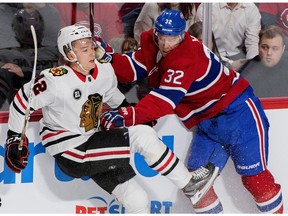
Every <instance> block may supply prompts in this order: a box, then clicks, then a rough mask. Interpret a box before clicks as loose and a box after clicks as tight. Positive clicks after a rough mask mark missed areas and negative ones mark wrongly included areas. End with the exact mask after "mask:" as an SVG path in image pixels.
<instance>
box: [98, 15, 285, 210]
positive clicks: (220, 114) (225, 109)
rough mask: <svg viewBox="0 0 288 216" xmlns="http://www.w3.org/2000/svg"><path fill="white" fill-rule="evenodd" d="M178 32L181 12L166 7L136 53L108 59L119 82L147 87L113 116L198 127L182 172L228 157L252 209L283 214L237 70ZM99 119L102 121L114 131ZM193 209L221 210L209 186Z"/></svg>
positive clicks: (260, 120) (258, 119)
mask: <svg viewBox="0 0 288 216" xmlns="http://www.w3.org/2000/svg"><path fill="white" fill-rule="evenodd" d="M184 29H185V19H184V18H183V15H182V14H181V12H179V11H175V10H165V11H163V12H162V13H161V15H160V16H159V17H158V18H157V20H156V22H155V27H154V29H151V30H149V31H146V32H143V33H142V35H141V42H140V45H141V47H140V48H139V50H137V51H135V52H131V53H128V54H122V55H120V54H116V53H114V54H111V57H112V58H111V59H112V60H111V63H112V65H113V68H114V70H115V73H116V75H117V78H118V80H119V81H120V82H124V83H127V82H133V81H135V80H139V79H142V78H145V77H149V84H150V85H151V86H152V87H153V88H154V89H153V90H152V91H150V93H149V94H147V95H146V96H145V97H144V98H143V99H141V100H140V101H139V102H138V103H137V104H136V105H135V106H134V107H133V106H127V107H121V108H119V109H118V110H117V111H116V112H115V111H114V112H112V115H116V114H118V115H122V116H123V119H124V123H125V125H126V126H130V125H137V124H141V123H144V122H147V121H151V120H153V119H157V118H159V117H162V116H165V115H166V114H170V113H175V114H176V115H177V116H178V117H179V119H180V120H181V121H182V122H183V124H184V125H185V126H186V127H187V129H191V128H192V127H193V126H196V125H197V126H198V127H197V132H196V133H195V135H194V138H193V141H192V147H191V151H190V152H189V160H188V168H190V169H191V170H195V169H197V168H198V167H200V166H203V165H205V164H207V163H208V162H209V163H213V164H215V166H219V167H220V170H222V169H223V167H224V166H225V164H226V162H227V159H228V157H230V156H231V159H232V160H233V162H234V165H235V169H236V171H237V173H238V174H239V175H240V176H241V178H242V182H243V185H244V187H245V188H246V189H247V190H248V191H249V192H250V193H251V195H252V196H253V198H254V200H255V202H256V206H257V208H258V209H259V211H260V212H262V213H282V212H283V202H282V193H281V186H280V184H278V183H276V182H275V180H274V177H273V175H272V174H271V173H270V172H269V170H268V169H267V161H268V128H269V123H268V119H267V117H266V115H265V113H264V110H263V108H262V106H261V103H260V101H259V99H258V98H257V97H255V96H254V93H253V89H252V88H251V87H250V85H249V83H248V82H247V81H246V80H245V79H244V78H243V77H241V76H240V74H239V73H237V72H235V71H233V70H229V69H228V68H227V67H225V65H223V64H222V63H221V62H220V61H219V58H218V57H217V56H216V55H214V53H212V52H211V50H209V49H208V48H207V47H206V46H205V45H204V44H203V43H202V42H200V41H199V40H197V39H196V38H194V37H193V36H190V35H189V34H188V33H187V32H185V31H184ZM97 40H98V44H99V45H100V44H102V45H101V47H99V48H98V49H97V52H96V54H97V59H99V60H100V61H101V60H103V57H102V56H103V54H106V55H107V54H109V53H108V52H105V51H107V50H108V48H109V46H108V45H107V44H105V42H104V41H103V40H102V39H101V38H97ZM103 45H104V46H103ZM111 53H112V52H111ZM106 114H107V113H106ZM106 114H104V115H103V118H102V122H103V124H105V125H107V126H111V125H112V127H113V123H114V122H113V120H111V119H112V118H110V119H107V118H106V116H107V115H106ZM194 209H195V212H197V213H221V212H222V211H223V206H222V204H221V202H220V200H219V198H218V196H217V195H216V193H215V191H214V190H213V188H211V189H210V190H209V192H208V193H207V194H206V196H204V198H203V199H202V200H201V201H200V202H199V203H197V204H196V205H194Z"/></svg>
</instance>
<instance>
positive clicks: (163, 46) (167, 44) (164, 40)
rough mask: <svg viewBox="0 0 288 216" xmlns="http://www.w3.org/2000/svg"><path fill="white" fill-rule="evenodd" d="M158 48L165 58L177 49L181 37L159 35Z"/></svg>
mask: <svg viewBox="0 0 288 216" xmlns="http://www.w3.org/2000/svg"><path fill="white" fill-rule="evenodd" d="M157 40H158V46H159V50H160V52H161V54H162V55H163V57H165V56H166V55H167V54H168V53H169V52H170V51H171V50H173V49H174V48H175V47H177V46H178V45H179V44H180V42H181V38H180V36H179V35H178V36H167V35H161V34H159V35H158V37H157Z"/></svg>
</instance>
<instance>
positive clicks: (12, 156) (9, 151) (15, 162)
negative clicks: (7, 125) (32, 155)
mask: <svg viewBox="0 0 288 216" xmlns="http://www.w3.org/2000/svg"><path fill="white" fill-rule="evenodd" d="M20 140H21V134H17V133H14V132H12V131H8V136H7V140H6V152H5V161H6V164H7V166H8V167H9V168H10V169H11V170H12V171H13V172H15V173H20V172H21V170H22V169H24V168H25V167H26V166H27V164H28V156H29V149H28V138H27V137H26V136H25V138H24V141H23V147H22V150H19V149H18V147H19V144H20Z"/></svg>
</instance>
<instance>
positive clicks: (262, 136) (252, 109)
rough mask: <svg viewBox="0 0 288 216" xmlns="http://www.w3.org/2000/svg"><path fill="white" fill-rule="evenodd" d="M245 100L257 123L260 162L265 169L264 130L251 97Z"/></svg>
mask: <svg viewBox="0 0 288 216" xmlns="http://www.w3.org/2000/svg"><path fill="white" fill-rule="evenodd" d="M247 102H248V104H249V107H250V108H251V111H252V113H253V116H254V118H255V121H256V124H257V128H258V133H259V142H260V143H259V144H260V146H259V147H260V151H261V158H262V164H263V166H264V167H263V169H264V170H266V168H267V167H266V160H265V132H264V128H263V124H262V121H261V118H260V116H259V113H258V111H257V108H256V107H255V104H254V103H253V101H252V100H251V99H248V100H247Z"/></svg>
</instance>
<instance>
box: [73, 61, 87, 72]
mask: <svg viewBox="0 0 288 216" xmlns="http://www.w3.org/2000/svg"><path fill="white" fill-rule="evenodd" d="M75 62H76V64H77V65H79V67H80V68H81V69H82V70H83V71H85V72H86V73H88V72H89V71H90V70H86V69H84V67H83V66H82V64H81V63H80V62H79V61H78V60H77V59H76V61H75Z"/></svg>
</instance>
